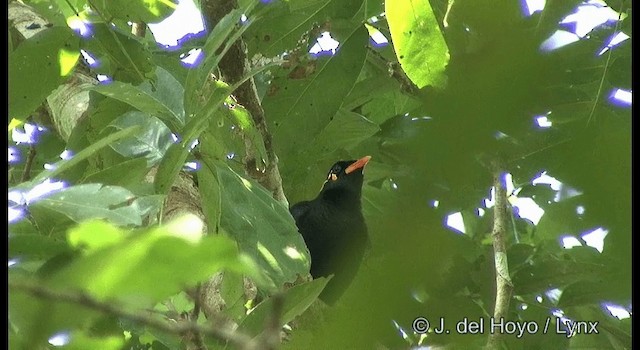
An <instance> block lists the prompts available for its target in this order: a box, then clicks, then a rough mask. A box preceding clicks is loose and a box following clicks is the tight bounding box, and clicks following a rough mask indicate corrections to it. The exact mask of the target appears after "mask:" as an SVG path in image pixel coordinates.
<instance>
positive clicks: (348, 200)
mask: <svg viewBox="0 0 640 350" xmlns="http://www.w3.org/2000/svg"><path fill="white" fill-rule="evenodd" d="M370 158H371V157H369V156H366V157H363V158H361V159H358V160H350V161H339V162H337V163H335V164H334V165H333V166H332V167H331V169H330V170H329V173H328V174H327V180H326V181H325V183H324V185H323V186H322V190H321V191H320V193H319V194H318V196H317V197H316V198H315V199H313V200H311V201H303V202H300V203H297V204H295V205H293V206H292V207H291V208H290V212H291V215H293V217H294V219H295V221H296V225H297V226H298V230H299V231H300V233H301V234H302V236H303V237H304V240H305V243H306V244H307V247H308V248H309V252H310V253H311V276H313V277H314V278H317V277H324V276H329V275H334V277H333V278H332V279H331V281H329V284H327V287H326V288H325V289H324V291H323V292H322V294H321V295H320V299H321V300H323V301H325V302H326V303H329V304H333V303H334V302H335V301H336V300H337V299H338V298H339V297H340V296H341V295H342V293H343V292H344V290H345V289H346V288H347V287H348V285H349V284H350V283H351V280H352V279H353V277H354V276H355V274H356V272H357V271H358V268H359V266H360V263H361V261H362V257H363V255H364V252H365V248H366V246H367V245H368V240H369V238H368V234H367V225H366V223H365V221H364V217H363V215H362V204H361V199H360V197H361V193H362V182H363V179H364V176H363V170H364V166H365V165H366V164H367V162H368V161H369V159H370Z"/></svg>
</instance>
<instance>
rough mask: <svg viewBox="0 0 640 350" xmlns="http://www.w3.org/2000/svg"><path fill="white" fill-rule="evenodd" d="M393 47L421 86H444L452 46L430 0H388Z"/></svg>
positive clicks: (408, 72) (386, 7) (386, 6)
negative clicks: (449, 45)
mask: <svg viewBox="0 0 640 350" xmlns="http://www.w3.org/2000/svg"><path fill="white" fill-rule="evenodd" d="M385 14H386V17H387V22H388V23H389V30H390V31H391V39H392V41H393V47H394V49H395V51H396V56H397V57H398V61H399V62H400V65H401V66H402V69H403V70H404V71H405V73H407V76H408V77H409V79H411V81H413V83H414V84H416V86H418V88H422V87H424V86H426V85H432V86H442V85H443V83H444V82H445V77H444V74H443V73H444V69H445V67H446V66H447V63H448V62H449V50H448V48H447V44H446V42H445V41H444V37H443V36H442V33H441V32H440V27H439V26H438V21H437V20H436V17H435V15H434V14H433V10H432V9H431V5H430V4H429V1H428V0H392V1H385Z"/></svg>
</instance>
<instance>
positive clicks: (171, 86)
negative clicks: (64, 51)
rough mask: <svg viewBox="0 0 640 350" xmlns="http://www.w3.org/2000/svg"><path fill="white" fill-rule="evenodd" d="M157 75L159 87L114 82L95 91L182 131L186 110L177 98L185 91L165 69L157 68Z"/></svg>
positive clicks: (99, 86)
mask: <svg viewBox="0 0 640 350" xmlns="http://www.w3.org/2000/svg"><path fill="white" fill-rule="evenodd" d="M156 73H157V75H158V82H157V83H158V86H157V87H151V86H150V84H149V83H145V84H142V85H140V86H133V85H131V84H128V83H123V82H120V81H114V82H112V83H110V84H107V85H97V86H96V87H95V88H94V90H95V91H97V92H99V93H101V94H103V95H105V96H108V97H111V98H114V99H116V100H119V101H122V102H125V103H127V104H129V105H131V106H133V107H135V108H137V109H138V110H139V111H141V112H144V113H146V114H149V115H152V116H155V117H158V118H160V119H161V120H163V121H164V122H165V123H166V124H167V125H169V127H170V128H171V129H172V130H174V131H177V130H180V128H181V127H182V125H184V109H183V107H182V102H181V101H179V100H177V99H176V98H175V97H176V96H182V93H183V91H184V90H183V88H182V86H181V85H180V83H179V82H178V81H177V80H175V78H173V77H172V76H171V75H170V74H169V73H167V72H166V71H165V70H164V69H162V68H157V70H156Z"/></svg>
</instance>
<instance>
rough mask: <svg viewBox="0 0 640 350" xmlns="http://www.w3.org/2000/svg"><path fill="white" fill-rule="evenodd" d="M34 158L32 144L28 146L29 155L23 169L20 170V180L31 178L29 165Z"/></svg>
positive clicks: (34, 151)
mask: <svg viewBox="0 0 640 350" xmlns="http://www.w3.org/2000/svg"><path fill="white" fill-rule="evenodd" d="M35 158H36V148H35V147H33V145H31V146H29V155H27V160H26V162H25V163H24V171H23V172H22V179H20V181H21V182H25V181H29V180H30V179H31V167H32V166H33V160H34V159H35Z"/></svg>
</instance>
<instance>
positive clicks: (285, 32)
mask: <svg viewBox="0 0 640 350" xmlns="http://www.w3.org/2000/svg"><path fill="white" fill-rule="evenodd" d="M330 2H331V0H315V1H309V0H304V1H278V2H274V3H273V4H267V5H265V6H264V10H265V14H264V15H263V16H260V17H259V19H258V22H257V23H256V24H255V25H254V26H252V28H250V29H249V30H248V31H247V35H246V37H247V38H248V39H247V46H248V47H249V50H250V52H259V53H260V54H261V55H264V56H266V57H273V56H277V55H280V54H282V52H284V51H286V50H290V49H292V48H294V47H295V46H296V45H297V44H298V41H299V40H300V37H301V36H302V35H303V34H304V33H305V32H306V31H308V30H309V29H310V28H311V27H312V25H313V24H314V22H315V21H317V20H319V19H320V18H322V17H324V12H326V11H323V10H324V9H326V7H327V5H328V4H329V3H330Z"/></svg>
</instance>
